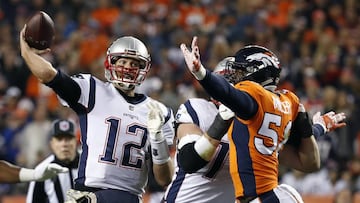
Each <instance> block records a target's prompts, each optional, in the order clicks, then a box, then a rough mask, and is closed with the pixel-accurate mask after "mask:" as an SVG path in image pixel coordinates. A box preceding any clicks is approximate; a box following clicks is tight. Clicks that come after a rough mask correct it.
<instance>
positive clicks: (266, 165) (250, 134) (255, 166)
mask: <svg viewBox="0 0 360 203" xmlns="http://www.w3.org/2000/svg"><path fill="white" fill-rule="evenodd" d="M235 88H236V89H238V90H241V91H244V92H247V93H248V94H249V95H251V96H252V97H253V98H254V99H255V100H256V102H257V103H258V107H259V108H258V111H257V113H256V114H255V115H254V116H253V117H252V118H251V119H250V120H242V119H240V118H238V117H236V119H234V122H233V123H232V125H231V126H230V128H229V131H228V136H229V140H230V173H231V177H232V180H233V183H234V187H235V193H236V197H242V196H246V197H255V196H258V195H260V194H262V193H264V192H267V191H270V190H272V189H273V188H275V187H276V186H277V185H278V164H279V161H278V152H279V151H280V150H281V148H282V146H283V144H284V143H285V142H286V141H287V139H288V136H289V134H290V133H289V132H290V128H291V123H292V121H293V120H294V119H295V117H296V115H297V112H298V106H299V99H298V98H297V96H296V95H295V94H293V93H291V92H290V91H286V90H282V91H278V92H276V93H273V92H270V91H268V90H266V89H264V88H263V87H262V86H260V85H259V84H257V83H254V82H251V81H243V82H240V83H239V84H237V85H236V86H235Z"/></svg>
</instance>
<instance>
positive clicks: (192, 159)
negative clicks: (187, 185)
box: [178, 142, 208, 173]
mask: <svg viewBox="0 0 360 203" xmlns="http://www.w3.org/2000/svg"><path fill="white" fill-rule="evenodd" d="M194 145H195V142H191V143H188V144H185V145H184V146H182V147H181V149H179V154H178V159H179V166H180V168H182V169H183V170H184V171H185V172H186V173H195V172H196V171H198V170H199V169H201V168H203V167H204V166H205V165H206V164H207V163H208V162H207V161H206V160H204V159H203V158H201V157H200V155H199V154H198V153H197V152H196V151H195V148H194Z"/></svg>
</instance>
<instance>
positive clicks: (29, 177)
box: [19, 163, 69, 182]
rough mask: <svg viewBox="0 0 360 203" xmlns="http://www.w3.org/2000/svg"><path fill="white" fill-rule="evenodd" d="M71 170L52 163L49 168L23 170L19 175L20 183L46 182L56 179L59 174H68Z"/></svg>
mask: <svg viewBox="0 0 360 203" xmlns="http://www.w3.org/2000/svg"><path fill="white" fill-rule="evenodd" d="M68 171H69V169H68V168H65V167H62V166H60V165H59V164H56V163H50V164H49V165H48V166H47V167H36V168H35V169H27V168H21V169H20V173H19V179H20V182H28V181H44V180H46V179H49V178H53V177H55V176H56V175H57V174H59V173H66V172H68Z"/></svg>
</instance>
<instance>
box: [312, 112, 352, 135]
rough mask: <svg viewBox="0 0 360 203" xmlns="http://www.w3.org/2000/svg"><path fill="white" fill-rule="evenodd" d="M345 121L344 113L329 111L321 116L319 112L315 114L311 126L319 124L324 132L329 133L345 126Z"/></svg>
mask: <svg viewBox="0 0 360 203" xmlns="http://www.w3.org/2000/svg"><path fill="white" fill-rule="evenodd" d="M345 119H346V115H345V113H344V112H341V113H335V112H333V111H330V112H328V113H326V114H324V115H321V114H320V112H317V113H316V114H315V115H314V116H313V119H312V120H313V124H319V125H321V126H322V127H323V129H324V132H331V131H334V130H335V129H337V128H341V127H344V126H346V123H345V122H344V120H345Z"/></svg>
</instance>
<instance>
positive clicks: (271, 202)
mask: <svg viewBox="0 0 360 203" xmlns="http://www.w3.org/2000/svg"><path fill="white" fill-rule="evenodd" d="M259 198H260V200H261V202H262V203H280V200H279V198H278V197H277V196H276V194H275V192H274V191H273V190H270V191H269V192H265V193H264V194H262V195H260V196H259Z"/></svg>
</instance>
